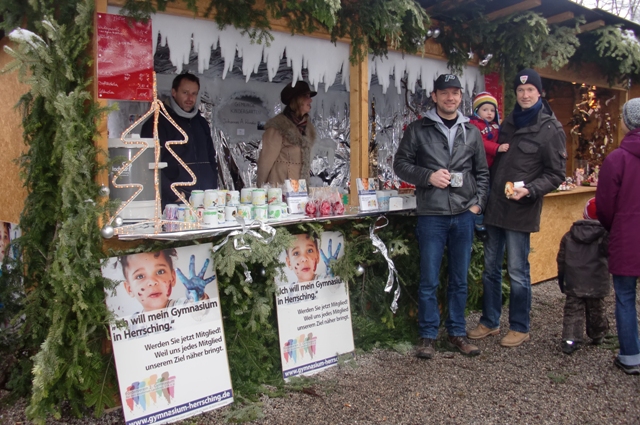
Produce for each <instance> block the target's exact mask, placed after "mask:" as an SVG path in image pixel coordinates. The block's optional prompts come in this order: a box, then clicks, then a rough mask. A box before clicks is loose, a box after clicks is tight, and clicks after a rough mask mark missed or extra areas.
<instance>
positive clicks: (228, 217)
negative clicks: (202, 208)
mask: <svg viewBox="0 0 640 425" xmlns="http://www.w3.org/2000/svg"><path fill="white" fill-rule="evenodd" d="M237 213H238V208H237V207H236V206H235V205H227V206H225V207H224V221H229V222H231V221H236V214H237Z"/></svg>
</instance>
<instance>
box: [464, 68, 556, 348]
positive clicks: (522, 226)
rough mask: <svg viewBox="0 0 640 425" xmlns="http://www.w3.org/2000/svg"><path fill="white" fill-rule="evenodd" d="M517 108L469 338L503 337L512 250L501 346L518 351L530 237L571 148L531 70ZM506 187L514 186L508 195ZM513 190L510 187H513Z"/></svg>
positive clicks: (489, 217)
mask: <svg viewBox="0 0 640 425" xmlns="http://www.w3.org/2000/svg"><path fill="white" fill-rule="evenodd" d="M514 91H515V92H516V101H517V104H516V106H515V108H514V110H513V112H512V113H511V114H510V115H509V116H508V117H507V118H506V119H505V121H504V122H503V124H502V128H501V130H500V137H499V139H498V140H499V142H500V143H508V144H509V150H508V151H507V152H504V153H501V154H499V155H498V156H497V157H496V159H495V162H494V164H493V166H492V168H491V173H492V175H491V177H492V178H491V194H490V195H489V201H488V203H487V210H486V212H485V219H484V222H485V225H486V227H487V235H488V240H487V241H486V242H485V243H484V256H485V270H484V272H483V274H482V283H483V287H484V295H483V300H482V303H483V304H482V317H481V318H480V323H479V324H478V327H476V328H475V329H473V330H470V331H469V332H468V336H469V338H470V339H481V338H485V337H487V336H489V335H497V334H499V333H500V328H499V326H500V315H501V312H502V261H503V257H504V251H505V248H506V250H507V271H508V273H509V277H510V280H511V294H510V298H509V329H510V330H509V332H508V333H507V335H506V336H505V337H504V338H502V340H501V341H500V344H501V345H502V346H505V347H517V346H519V345H520V344H522V343H523V342H525V341H528V340H529V338H530V336H529V312H530V310H531V275H530V273H529V247H530V236H531V232H537V231H539V230H540V212H541V210H542V199H543V197H544V195H546V194H547V193H549V192H551V191H552V190H554V189H556V188H557V187H558V186H559V185H560V183H562V182H563V181H564V179H565V164H566V158H567V153H566V146H565V134H564V131H563V129H562V124H560V123H559V122H558V120H557V119H556V118H555V115H554V114H553V112H552V111H551V108H550V107H549V104H548V103H547V102H546V101H545V100H543V99H542V97H541V93H542V79H541V78H540V76H539V75H538V73H537V72H536V71H534V70H532V69H525V70H523V71H520V72H519V73H518V75H517V76H516V78H515V81H514ZM507 182H509V183H511V184H512V185H513V186H515V189H513V193H510V194H509V197H507V196H505V186H506V184H507ZM510 186H511V185H510Z"/></svg>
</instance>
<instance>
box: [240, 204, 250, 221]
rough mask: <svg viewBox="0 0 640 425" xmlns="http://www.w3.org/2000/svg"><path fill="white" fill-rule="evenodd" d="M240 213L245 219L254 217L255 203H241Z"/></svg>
mask: <svg viewBox="0 0 640 425" xmlns="http://www.w3.org/2000/svg"><path fill="white" fill-rule="evenodd" d="M238 215H239V216H240V217H242V218H244V219H245V221H249V220H251V219H252V218H253V205H251V204H240V205H238Z"/></svg>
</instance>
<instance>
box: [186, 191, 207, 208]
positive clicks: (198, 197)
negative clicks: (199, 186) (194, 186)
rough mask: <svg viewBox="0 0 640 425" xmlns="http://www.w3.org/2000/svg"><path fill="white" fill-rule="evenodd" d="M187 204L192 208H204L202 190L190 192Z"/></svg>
mask: <svg viewBox="0 0 640 425" xmlns="http://www.w3.org/2000/svg"><path fill="white" fill-rule="evenodd" d="M189 203H190V204H191V205H192V206H193V208H198V207H202V206H204V190H192V191H191V196H190V197H189Z"/></svg>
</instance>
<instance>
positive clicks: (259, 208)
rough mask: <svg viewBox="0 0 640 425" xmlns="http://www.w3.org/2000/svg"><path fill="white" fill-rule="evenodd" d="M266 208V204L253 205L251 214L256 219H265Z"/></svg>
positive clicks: (266, 216)
mask: <svg viewBox="0 0 640 425" xmlns="http://www.w3.org/2000/svg"><path fill="white" fill-rule="evenodd" d="M268 214H269V213H268V210H267V205H266V204H264V205H254V207H253V216H254V217H255V219H256V220H263V221H264V220H266V219H267V218H268Z"/></svg>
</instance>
